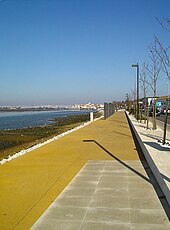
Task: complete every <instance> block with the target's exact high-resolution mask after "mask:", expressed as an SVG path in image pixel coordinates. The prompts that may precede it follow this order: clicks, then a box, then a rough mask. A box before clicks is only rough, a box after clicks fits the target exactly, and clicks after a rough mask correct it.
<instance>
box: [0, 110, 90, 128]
mask: <svg viewBox="0 0 170 230" xmlns="http://www.w3.org/2000/svg"><path fill="white" fill-rule="evenodd" d="M90 112H91V110H57V111H34V112H0V129H1V130H2V129H3V130H4V129H17V128H26V127H32V126H41V125H48V124H50V123H53V121H52V119H54V118H58V117H67V116H70V115H77V114H87V113H90Z"/></svg>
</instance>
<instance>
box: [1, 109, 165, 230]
mask: <svg viewBox="0 0 170 230" xmlns="http://www.w3.org/2000/svg"><path fill="white" fill-rule="evenodd" d="M83 166H84V168H82V167H83ZM80 170H81V171H80ZM79 171H80V172H79ZM78 173H79V174H78ZM76 175H77V177H76V178H75V179H74V180H73V181H72V179H73V178H74V177H75V176H76ZM89 177H90V178H89ZM70 181H72V182H71V183H70ZM69 183H70V184H69ZM152 183H153V182H152V178H150V177H149V176H147V174H146V173H145V171H144V168H143V165H142V164H141V163H140V157H139V155H138V152H137V151H136V147H135V144H134V141H133V138H132V135H131V132H130V129H129V125H128V122H127V119H126V116H125V114H124V112H117V113H115V114H114V115H113V116H112V117H110V118H109V119H107V120H99V121H96V122H94V123H91V124H90V125H88V126H86V127H84V128H82V129H80V130H78V131H75V132H74V133H71V134H69V135H67V136H65V137H63V138H61V139H59V140H56V141H54V142H52V143H49V144H47V145H45V146H42V147H41V148H39V149H36V150H34V151H32V152H30V153H28V154H26V155H24V156H22V157H20V158H17V159H15V160H13V161H10V162H8V163H6V164H4V165H1V166H0V187H1V189H0V203H1V206H0V229H3V230H5V229H17V230H18V229H24V230H25V229H30V227H31V226H32V225H33V224H34V223H35V222H36V221H37V220H38V218H39V217H40V216H41V215H42V214H43V213H44V212H45V210H47V212H46V213H47V214H45V218H44V217H43V221H45V222H44V223H43V225H44V227H42V226H43V225H42V218H40V220H38V222H36V224H35V225H34V226H33V227H32V228H33V229H34V228H39V226H41V228H39V229H43V228H44V229H74V230H76V229H143V227H144V225H146V229H161V226H163V228H162V229H167V227H169V222H168V219H167V217H166V214H165V212H164V210H163V208H162V206H161V204H160V201H159V199H158V197H157V195H156V192H155V190H154V188H153V186H152ZM68 184H69V187H67V185H68ZM65 188H66V190H64V189H65ZM63 190H64V192H63V193H62V191H63ZM103 193H104V194H105V195H104V194H103ZM57 197H58V198H57ZM56 198H57V199H56ZM73 198H74V199H73ZM72 201H73V202H72ZM121 201H122V202H121ZM50 204H52V206H50ZM49 206H50V210H51V207H52V211H49V213H50V215H51V217H50V215H49V213H48V207H49ZM78 207H79V208H78ZM79 211H80V212H79ZM43 216H44V215H43ZM152 217H153V218H152ZM48 219H50V220H51V219H52V221H50V226H48V228H47V226H46V224H47V222H49V221H47V220H48ZM56 221H57V225H56ZM51 223H52V225H51ZM99 223H100V224H99ZM39 224H40V225H39ZM63 224H64V225H63ZM148 224H149V226H148ZM95 225H96V226H95ZM113 225H114V228H112V227H113ZM63 226H64V227H63ZM72 226H73V227H72ZM76 226H77V227H76ZM106 226H107V227H106ZM116 227H117V228H116ZM120 227H121V228H120ZM147 227H148V228H147ZM149 227H150V228H149Z"/></svg>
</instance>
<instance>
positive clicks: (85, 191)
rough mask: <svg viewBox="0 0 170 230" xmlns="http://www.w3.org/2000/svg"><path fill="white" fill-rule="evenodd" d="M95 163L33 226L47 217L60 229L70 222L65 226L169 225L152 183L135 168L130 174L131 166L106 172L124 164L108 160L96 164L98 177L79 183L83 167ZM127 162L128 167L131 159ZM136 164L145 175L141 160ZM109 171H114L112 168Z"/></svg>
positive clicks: (78, 228)
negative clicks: (120, 172)
mask: <svg viewBox="0 0 170 230" xmlns="http://www.w3.org/2000/svg"><path fill="white" fill-rule="evenodd" d="M92 163H93V161H88V163H87V164H86V165H85V166H84V167H83V168H82V169H81V170H80V172H79V173H78V174H77V175H76V177H75V178H74V179H73V180H72V181H71V183H70V184H69V185H68V186H67V187H66V188H65V190H64V191H63V192H62V193H61V194H60V196H59V197H58V198H57V199H56V200H55V201H54V202H53V204H52V205H51V206H50V207H49V208H48V209H47V210H46V212H45V213H44V214H43V215H42V216H41V217H40V219H39V220H37V222H36V223H35V224H34V225H33V226H32V228H31V230H41V226H43V223H44V221H45V224H46V221H47V220H48V222H49V223H50V222H51V224H52V227H51V228H49V229H60V226H63V225H64V224H67V223H68V224H71V225H68V226H67V228H66V229H72V227H73V226H74V230H85V229H88V230H89V229H93V230H94V229H104V230H110V229H114V230H115V229H117V230H122V229H125V230H132V229H135V230H138V229H153V227H155V229H159V226H165V229H168V227H169V228H170V224H169V221H168V218H167V216H166V213H165V211H164V209H163V207H162V205H161V203H160V201H159V199H158V196H157V194H156V192H155V190H154V187H153V185H152V183H150V182H148V181H147V180H146V179H145V178H142V177H140V176H139V175H138V174H137V173H136V174H135V173H134V172H133V176H132V175H131V174H129V173H130V172H131V169H128V168H127V170H128V173H127V174H126V176H125V177H122V176H120V175H119V176H116V175H115V174H113V176H111V175H109V176H108V175H105V172H107V171H108V168H109V169H110V167H112V170H114V169H113V168H116V169H118V170H119V169H120V168H122V164H121V163H120V162H117V161H112V162H109V163H108V161H105V166H104V167H103V169H102V170H100V172H99V171H98V167H96V170H97V171H98V173H100V176H97V177H96V176H95V181H93V180H92V181H87V180H84V181H83V180H82V181H81V183H80V181H79V180H77V178H79V179H80V178H83V177H84V174H83V173H84V171H86V172H87V171H89V172H91V171H94V170H91V167H90V166H91V165H94V164H92ZM124 163H125V165H124V167H126V164H128V161H126V162H124ZM89 165H90V166H89ZM136 165H137V166H138V168H136V170H137V169H138V170H140V171H141V172H142V173H143V176H146V172H145V170H144V168H143V166H142V164H140V162H135V163H134V166H136ZM114 166H115V167H114ZM131 167H133V162H131ZM94 172H95V171H94ZM110 172H112V173H113V171H110ZM85 178H86V179H87V177H85ZM93 179H94V178H93ZM148 180H149V179H148ZM83 183H84V184H83ZM115 184H116V186H115ZM101 185H102V186H101ZM117 185H118V186H117ZM90 186H91V187H92V188H91V189H90ZM89 191H90V192H89ZM70 192H71V194H72V195H70ZM58 224H59V227H58ZM148 226H149V228H147V227H148ZM138 227H139V228H138Z"/></svg>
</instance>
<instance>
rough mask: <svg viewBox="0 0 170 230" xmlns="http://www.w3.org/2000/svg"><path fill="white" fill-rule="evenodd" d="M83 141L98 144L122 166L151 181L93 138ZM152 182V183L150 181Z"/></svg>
mask: <svg viewBox="0 0 170 230" xmlns="http://www.w3.org/2000/svg"><path fill="white" fill-rule="evenodd" d="M83 142H92V143H95V144H96V145H98V146H99V147H100V148H101V149H103V150H104V151H105V152H106V153H107V154H109V155H110V156H111V157H112V158H114V159H115V160H117V161H118V162H119V163H120V164H122V165H123V166H125V167H126V168H128V169H129V170H131V171H132V172H134V173H135V174H136V175H138V176H140V177H141V178H142V179H144V180H145V181H147V182H149V183H151V181H150V180H149V179H148V178H147V177H145V176H144V175H142V174H141V173H140V172H138V171H137V170H136V169H134V168H132V167H131V166H129V165H128V164H126V163H125V162H123V161H122V160H120V159H119V158H118V157H116V156H115V155H113V154H112V153H110V152H109V151H108V150H107V149H106V148H104V147H103V146H102V145H101V144H99V143H98V142H97V141H95V140H83ZM151 184H152V183H151Z"/></svg>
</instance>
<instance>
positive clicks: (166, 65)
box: [154, 18, 170, 144]
mask: <svg viewBox="0 0 170 230" xmlns="http://www.w3.org/2000/svg"><path fill="white" fill-rule="evenodd" d="M157 20H158V19H157ZM158 22H159V23H160V24H161V26H162V27H163V28H164V29H165V30H166V31H168V32H170V19H167V18H166V19H165V18H164V19H163V21H160V20H159V21H158ZM155 41H156V43H157V46H156V47H155V51H154V52H156V54H157V56H158V58H159V61H160V62H161V63H162V71H163V72H164V73H165V75H166V77H167V78H168V81H169V82H168V84H169V83H170V46H169V45H168V46H167V47H166V48H164V46H163V45H162V44H161V42H160V41H159V39H158V38H157V37H156V36H155ZM168 94H169V92H168ZM168 107H169V95H168V98H167V99H166V113H165V120H164V135H163V144H165V142H166V129H167V119H168Z"/></svg>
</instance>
